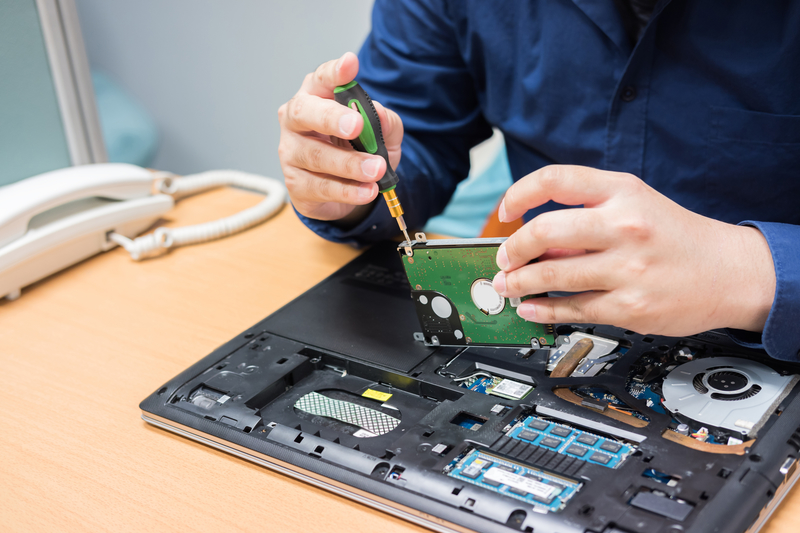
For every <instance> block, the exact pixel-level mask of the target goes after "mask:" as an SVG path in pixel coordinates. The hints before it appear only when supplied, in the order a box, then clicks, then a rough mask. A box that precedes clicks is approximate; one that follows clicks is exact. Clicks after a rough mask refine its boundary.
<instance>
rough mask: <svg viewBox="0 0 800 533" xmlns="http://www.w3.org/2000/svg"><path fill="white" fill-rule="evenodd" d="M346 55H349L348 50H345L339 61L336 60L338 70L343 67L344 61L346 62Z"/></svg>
mask: <svg viewBox="0 0 800 533" xmlns="http://www.w3.org/2000/svg"><path fill="white" fill-rule="evenodd" d="M346 55H347V52H345V53H344V54H343V55H342V57H340V58H339V61H337V62H336V67H335V68H336V72H339V69H340V68H342V63H344V56H346Z"/></svg>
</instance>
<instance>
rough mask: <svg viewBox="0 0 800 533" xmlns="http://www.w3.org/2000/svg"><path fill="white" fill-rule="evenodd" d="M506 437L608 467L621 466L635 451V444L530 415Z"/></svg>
mask: <svg viewBox="0 0 800 533" xmlns="http://www.w3.org/2000/svg"><path fill="white" fill-rule="evenodd" d="M507 436H508V437H511V438H512V439H515V440H521V441H525V442H528V443H530V444H533V445H536V446H539V447H541V448H545V449H548V450H552V451H555V452H556V453H558V454H561V455H567V456H570V457H574V458H576V459H579V460H581V461H586V462H587V463H593V464H598V465H601V466H605V467H608V468H617V467H619V466H620V465H621V464H622V463H623V462H624V461H625V459H626V458H627V457H628V456H629V455H630V454H632V453H633V452H634V451H635V449H634V447H633V446H631V445H629V444H626V443H624V442H622V441H619V440H616V439H611V438H609V437H603V436H601V435H595V434H593V433H588V432H586V431H583V430H580V429H577V428H573V427H570V426H567V425H563V424H557V423H555V422H551V421H549V420H545V419H544V418H540V417H537V416H529V417H527V418H525V419H524V420H522V421H521V422H519V423H517V424H516V425H514V427H512V428H511V430H510V431H509V432H508V433H507Z"/></svg>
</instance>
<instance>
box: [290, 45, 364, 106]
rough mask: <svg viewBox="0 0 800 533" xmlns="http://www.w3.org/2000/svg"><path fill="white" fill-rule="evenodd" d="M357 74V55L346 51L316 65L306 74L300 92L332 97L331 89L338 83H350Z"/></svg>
mask: <svg viewBox="0 0 800 533" xmlns="http://www.w3.org/2000/svg"><path fill="white" fill-rule="evenodd" d="M356 74H358V57H357V56H356V55H355V54H354V53H353V52H346V53H345V54H344V55H343V56H342V57H340V58H339V59H333V60H331V61H327V62H325V63H323V64H321V65H320V66H318V67H317V70H315V71H314V72H312V73H311V74H309V75H308V76H306V78H305V80H303V85H302V86H301V87H300V91H301V92H306V93H308V94H311V95H314V96H319V97H322V98H330V99H332V98H333V90H334V89H335V88H336V87H338V86H339V85H345V84H347V83H350V82H351V81H353V80H354V79H355V78H356Z"/></svg>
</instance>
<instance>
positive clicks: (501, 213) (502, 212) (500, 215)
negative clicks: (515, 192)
mask: <svg viewBox="0 0 800 533" xmlns="http://www.w3.org/2000/svg"><path fill="white" fill-rule="evenodd" d="M497 218H498V219H499V220H500V222H505V221H506V201H505V200H503V201H502V202H500V208H499V209H498V210H497Z"/></svg>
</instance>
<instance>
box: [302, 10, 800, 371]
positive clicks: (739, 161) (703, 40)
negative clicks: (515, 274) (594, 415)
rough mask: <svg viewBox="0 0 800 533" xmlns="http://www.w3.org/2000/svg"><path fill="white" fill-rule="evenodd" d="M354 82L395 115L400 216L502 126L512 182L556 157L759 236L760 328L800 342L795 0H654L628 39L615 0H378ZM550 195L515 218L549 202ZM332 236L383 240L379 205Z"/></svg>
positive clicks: (453, 174)
mask: <svg viewBox="0 0 800 533" xmlns="http://www.w3.org/2000/svg"><path fill="white" fill-rule="evenodd" d="M372 24H373V26H372V32H371V33H370V35H369V37H368V38H367V40H366V42H365V44H364V46H363V48H362V49H361V52H360V54H359V59H360V62H361V67H360V71H359V74H358V80H359V81H360V82H361V84H362V85H363V86H364V88H365V89H366V90H367V92H369V93H370V95H371V96H372V98H373V99H375V100H377V101H379V102H381V103H382V104H383V105H385V106H387V107H389V108H391V109H393V110H394V111H396V112H397V113H398V114H399V115H400V116H401V117H402V119H403V125H404V127H405V137H404V139H403V147H402V149H403V150H402V160H401V163H400V165H399V167H398V169H397V170H398V174H399V176H400V178H401V181H400V184H399V185H398V187H397V191H398V196H399V197H400V200H401V201H402V204H403V206H404V208H405V210H406V213H407V215H406V220H407V221H408V223H409V226H410V227H412V228H414V227H417V228H418V227H421V226H422V225H423V224H424V223H425V221H426V220H427V219H428V218H430V217H432V216H434V215H436V214H438V213H440V212H441V211H442V210H443V209H444V207H445V205H446V204H447V202H448V200H449V199H450V197H451V195H452V194H453V191H454V190H455V187H456V185H457V184H458V182H459V181H460V180H462V179H464V178H465V177H466V176H467V174H468V171H469V156H468V154H469V149H470V148H471V147H473V146H474V145H476V144H478V143H479V142H481V141H482V140H484V139H486V138H488V137H489V136H490V135H491V128H492V127H493V126H494V127H497V128H499V129H500V130H502V132H503V134H504V135H505V140H506V145H507V150H508V160H509V165H510V167H511V173H512V176H513V178H514V179H515V180H517V179H519V178H521V177H523V176H525V175H527V174H529V173H530V172H533V171H534V170H536V169H538V168H541V167H543V166H545V165H549V164H554V163H558V164H574V165H585V166H589V167H594V168H599V169H605V170H614V171H622V172H629V173H631V174H634V175H636V176H638V177H640V178H641V179H643V180H644V181H645V182H647V183H648V184H649V185H650V186H652V187H653V188H655V189H657V190H658V191H660V192H661V193H663V194H664V195H666V196H668V197H669V198H671V199H673V200H674V201H676V202H677V203H679V204H681V205H682V206H684V207H686V208H688V209H690V210H692V211H694V212H696V213H699V214H701V215H705V216H708V217H712V218H715V219H718V220H722V221H725V222H729V223H733V224H740V223H741V224H750V225H753V226H755V227H756V228H758V229H759V230H760V231H761V232H762V233H763V234H764V236H765V237H766V239H767V242H768V243H769V246H770V249H771V251H772V258H773V261H774V263H775V271H776V275H777V290H776V294H775V301H774V304H773V307H772V310H771V312H770V314H769V318H768V319H767V324H766V327H765V329H764V332H763V336H758V335H746V334H739V335H738V340H739V341H740V342H743V343H745V344H749V345H752V346H755V347H759V346H760V347H763V348H765V349H766V350H767V352H768V353H769V354H770V355H771V356H772V357H775V358H779V359H786V360H797V359H798V358H799V356H798V350H800V226H798V224H800V2H790V1H780V2H779V1H776V2H752V1H745V0H738V1H737V0H727V1H712V0H692V1H687V0H672V1H668V0H662V1H661V2H659V4H658V5H657V6H656V8H655V10H654V12H653V15H652V17H651V19H650V22H649V23H648V25H647V27H646V28H645V30H644V32H643V33H642V35H641V38H640V39H639V41H638V42H636V43H634V42H632V40H631V39H630V38H629V37H628V35H627V34H626V32H625V28H624V24H623V20H622V18H621V16H620V13H619V12H618V11H617V8H616V6H615V2H614V1H613V0H594V1H592V0H571V1H570V0H538V1H534V0H517V1H512V0H506V1H503V2H487V1H484V0H452V1H447V0H376V2H375V7H374V10H373V18H372ZM559 207H560V206H558V205H556V204H552V203H550V204H546V205H544V206H542V207H540V208H538V209H535V210H532V211H531V212H529V213H528V214H527V215H526V217H525V218H526V220H530V219H531V218H533V217H534V216H535V215H537V214H538V213H541V212H543V211H547V210H552V209H557V208H559ZM301 218H303V220H304V222H305V223H306V224H307V225H308V226H309V227H311V228H312V229H313V230H315V231H316V232H317V233H319V234H320V235H322V236H323V237H325V238H328V239H330V240H334V241H338V242H350V243H355V244H366V243H369V242H373V241H376V240H380V239H385V238H389V237H394V236H395V235H396V233H397V225H396V223H395V222H394V221H393V220H392V219H391V217H390V215H389V212H388V210H387V209H380V208H378V209H373V211H372V212H371V214H370V215H369V216H368V217H367V219H366V220H364V221H363V222H362V223H361V224H359V225H358V226H357V227H355V228H352V229H349V230H342V229H339V228H336V227H335V226H333V225H331V224H328V223H324V222H320V221H315V220H309V219H307V218H305V217H301Z"/></svg>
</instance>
